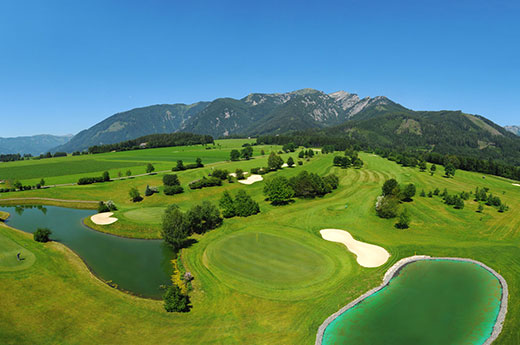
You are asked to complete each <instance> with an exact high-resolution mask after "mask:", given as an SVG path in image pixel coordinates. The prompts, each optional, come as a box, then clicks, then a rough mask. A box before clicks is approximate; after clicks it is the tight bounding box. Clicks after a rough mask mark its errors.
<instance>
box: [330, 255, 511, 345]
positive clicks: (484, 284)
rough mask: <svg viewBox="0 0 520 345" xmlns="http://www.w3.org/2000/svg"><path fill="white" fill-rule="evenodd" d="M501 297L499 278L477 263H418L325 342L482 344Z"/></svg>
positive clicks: (344, 317) (337, 323)
mask: <svg viewBox="0 0 520 345" xmlns="http://www.w3.org/2000/svg"><path fill="white" fill-rule="evenodd" d="M501 296H502V290H501V285H500V282H499V280H498V279H497V278H496V277H495V276H494V275H493V274H492V273H491V272H489V271H488V270H486V269H484V268H482V267H480V266H479V265H477V264H474V263H470V262H462V261H454V260H422V261H416V262H413V263H410V264H408V265H406V266H404V267H403V268H402V269H401V271H400V272H399V274H398V275H397V276H395V277H394V278H393V279H392V280H391V281H390V284H389V285H387V286H386V287H384V288H383V289H381V290H379V291H378V292H377V293H375V294H373V295H371V296H369V297H368V298H366V299H365V300H363V301H362V302H361V303H359V304H357V305H356V306H354V307H353V308H351V309H349V310H347V311H345V312H344V313H343V314H341V315H340V316H339V317H338V318H336V319H335V320H334V321H333V322H332V323H331V324H329V326H328V327H327V328H326V329H325V333H324V336H323V344H324V345H332V344H352V345H360V344H366V345H379V344H384V345H393V344H396V345H397V344H398V345H408V344H410V345H418V344H420V345H441V344H442V345H459V344H464V345H466V344H467V345H477V344H483V343H484V342H485V340H486V339H487V338H489V336H490V335H491V333H492V331H493V326H494V324H495V320H496V318H497V316H498V312H499V309H500V301H501Z"/></svg>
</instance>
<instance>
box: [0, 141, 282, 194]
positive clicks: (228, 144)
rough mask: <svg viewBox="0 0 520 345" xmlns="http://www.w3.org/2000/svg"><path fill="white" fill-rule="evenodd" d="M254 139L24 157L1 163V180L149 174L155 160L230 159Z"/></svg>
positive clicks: (166, 164)
mask: <svg viewBox="0 0 520 345" xmlns="http://www.w3.org/2000/svg"><path fill="white" fill-rule="evenodd" d="M252 142H254V140H252V139H229V140H217V141H215V145H207V146H203V145H193V146H175V147H162V148H156V149H144V150H134V151H123V152H108V153H101V154H95V155H81V156H67V157H57V158H47V159H41V160H35V159H33V160H24V161H17V162H6V163H0V180H13V181H14V180H20V181H21V182H22V183H23V184H30V185H35V184H36V183H38V182H39V181H40V179H41V178H44V179H45V182H46V184H47V185H50V184H62V183H75V182H77V180H78V179H79V178H80V177H84V176H99V175H101V173H102V172H103V171H108V172H109V173H110V176H112V177H117V176H118V175H119V174H120V173H121V174H122V175H123V176H124V175H125V173H126V171H127V170H130V171H131V172H132V174H133V175H135V174H143V173H145V169H146V165H147V164H148V163H152V164H153V165H154V167H155V170H156V171H160V170H170V169H171V168H172V167H174V166H175V165H176V164H177V160H182V161H183V162H184V163H185V164H189V163H195V160H196V159H197V158H201V159H202V162H203V163H204V164H211V163H215V162H220V161H225V160H228V159H229V154H230V152H231V150H232V149H241V148H242V145H243V144H244V143H252ZM270 147H272V146H265V147H264V146H262V147H255V150H254V152H253V154H254V155H255V156H258V155H259V154H260V150H261V149H262V148H265V149H266V151H267V152H268V150H269V149H270Z"/></svg>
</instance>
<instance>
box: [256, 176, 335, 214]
mask: <svg viewBox="0 0 520 345" xmlns="http://www.w3.org/2000/svg"><path fill="white" fill-rule="evenodd" d="M338 184H339V179H338V177H337V176H336V175H328V176H324V177H321V176H319V175H317V174H315V173H309V172H307V171H305V170H304V171H302V172H300V173H299V174H298V175H296V176H294V177H291V178H290V179H287V178H286V177H284V176H275V177H274V178H273V179H270V180H267V181H266V183H265V186H264V195H265V196H266V197H267V199H268V200H269V201H271V203H272V204H273V205H284V204H287V203H288V202H289V201H290V200H291V199H292V198H293V197H301V198H314V197H317V196H323V195H325V194H327V193H330V192H332V190H334V189H336V188H337V187H338Z"/></svg>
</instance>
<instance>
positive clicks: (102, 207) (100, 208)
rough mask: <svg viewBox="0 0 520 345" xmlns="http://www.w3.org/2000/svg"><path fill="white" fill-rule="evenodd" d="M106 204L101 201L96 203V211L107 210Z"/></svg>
mask: <svg viewBox="0 0 520 345" xmlns="http://www.w3.org/2000/svg"><path fill="white" fill-rule="evenodd" d="M109 211H110V210H109V209H108V206H107V205H105V203H104V202H103V201H100V202H99V204H98V213H103V212H109Z"/></svg>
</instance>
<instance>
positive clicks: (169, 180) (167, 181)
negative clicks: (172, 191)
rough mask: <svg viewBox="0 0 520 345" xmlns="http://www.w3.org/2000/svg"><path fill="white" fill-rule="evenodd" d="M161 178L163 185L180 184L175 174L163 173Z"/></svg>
mask: <svg viewBox="0 0 520 345" xmlns="http://www.w3.org/2000/svg"><path fill="white" fill-rule="evenodd" d="M162 180H163V184H164V185H165V186H180V184H181V182H180V181H179V177H178V176H177V175H164V176H163V179H162Z"/></svg>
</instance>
